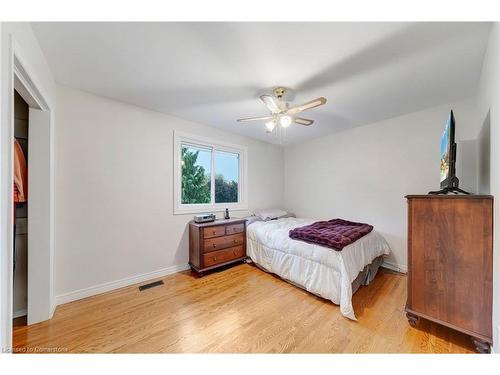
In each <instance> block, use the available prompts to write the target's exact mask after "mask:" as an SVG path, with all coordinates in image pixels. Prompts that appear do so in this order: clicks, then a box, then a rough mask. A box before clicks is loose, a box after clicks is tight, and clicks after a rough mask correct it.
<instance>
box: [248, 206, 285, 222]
mask: <svg viewBox="0 0 500 375" xmlns="http://www.w3.org/2000/svg"><path fill="white" fill-rule="evenodd" d="M255 215H256V216H258V217H260V218H261V219H262V220H272V219H276V218H278V217H280V216H284V215H288V212H286V211H283V210H279V209H277V208H271V209H268V210H257V211H255Z"/></svg>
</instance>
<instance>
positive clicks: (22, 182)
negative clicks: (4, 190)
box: [14, 138, 28, 203]
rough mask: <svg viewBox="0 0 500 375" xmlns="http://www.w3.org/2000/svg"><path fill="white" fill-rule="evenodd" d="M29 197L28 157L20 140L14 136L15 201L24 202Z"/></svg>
mask: <svg viewBox="0 0 500 375" xmlns="http://www.w3.org/2000/svg"><path fill="white" fill-rule="evenodd" d="M27 199H28V169H27V167H26V158H25V157H24V153H23V149H22V148H21V145H20V144H19V141H18V140H17V139H16V138H14V203H23V202H26V201H27Z"/></svg>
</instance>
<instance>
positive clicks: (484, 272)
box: [406, 195, 493, 352]
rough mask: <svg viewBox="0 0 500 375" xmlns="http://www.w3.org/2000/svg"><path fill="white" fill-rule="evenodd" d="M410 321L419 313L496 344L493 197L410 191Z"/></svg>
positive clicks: (484, 347) (479, 342)
mask: <svg viewBox="0 0 500 375" xmlns="http://www.w3.org/2000/svg"><path fill="white" fill-rule="evenodd" d="M406 198H407V200H408V300H407V304H406V312H407V317H408V321H409V323H410V325H412V326H416V324H417V322H418V319H419V318H424V319H427V320H431V321H433V322H436V323H439V324H442V325H445V326H447V327H450V328H453V329H455V330H457V331H460V332H463V333H465V334H467V335H470V336H471V337H472V339H473V341H474V344H475V346H476V349H477V350H478V351H479V352H489V351H490V346H489V344H491V343H492V296H493V287H492V277H493V276H492V273H493V197H492V196H489V195H408V196H407V197H406Z"/></svg>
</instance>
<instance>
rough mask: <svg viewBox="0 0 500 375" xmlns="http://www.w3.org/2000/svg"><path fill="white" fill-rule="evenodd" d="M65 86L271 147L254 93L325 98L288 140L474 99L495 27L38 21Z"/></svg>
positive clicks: (301, 98) (54, 68)
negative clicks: (283, 91)
mask: <svg viewBox="0 0 500 375" xmlns="http://www.w3.org/2000/svg"><path fill="white" fill-rule="evenodd" d="M32 26H33V30H34V31H35V34H36V35H37V37H38V39H39V42H40V45H41V47H42V49H43V52H44V53H45V56H46V58H47V60H48V62H49V65H50V66H51V69H52V72H53V74H54V76H55V79H56V80H57V81H58V82H59V83H62V84H64V85H68V86H72V87H75V88H79V89H82V90H85V91H88V92H91V93H95V94H98V95H102V96H106V97H110V98H114V99H117V100H120V101H123V102H126V103H131V104H135V105H138V106H141V107H145V108H149V109H153V110H156V111H160V112H164V113H168V114H173V115H176V116H179V117H182V118H185V119H188V120H192V121H196V122H199V123H203V124H206V125H210V126H214V127H218V128H222V129H225V130H228V131H231V132H236V133H240V134H243V135H246V136H250V137H254V138H258V139H261V140H264V141H268V142H273V143H276V142H277V139H276V138H273V137H272V136H270V135H268V134H266V133H265V127H264V124H263V123H251V124H248V123H247V124H241V123H237V122H236V119H237V118H239V117H245V116H254V115H265V114H267V110H266V108H265V107H264V106H263V104H262V103H261V102H260V100H259V99H258V96H259V95H260V94H261V93H263V92H267V91H269V89H270V88H272V87H274V86H277V85H283V86H286V87H290V88H292V89H293V93H294V100H293V103H292V104H299V103H302V102H305V101H307V100H309V99H313V98H315V97H317V96H325V97H326V98H327V99H328V102H327V104H326V105H324V106H323V107H320V108H317V109H314V110H311V111H310V112H305V113H304V114H303V117H309V118H311V119H314V120H316V122H315V124H314V125H313V126H311V127H309V128H306V127H301V126H299V125H294V126H291V127H290V128H289V129H288V131H287V135H286V143H289V144H291V143H296V142H300V141H303V140H306V139H311V138H314V137H319V136H322V135H325V134H328V133H332V132H335V131H339V130H343V129H346V128H350V127H354V126H359V125H364V124H368V123H372V122H375V121H379V120H382V119H386V118H390V117H394V116H398V115H401V114H404V113H409V112H413V111H417V110H420V109H423V108H426V107H430V106H435V105H439V104H444V103H449V102H452V101H456V100H461V99H464V98H467V97H470V96H472V95H474V94H475V92H476V88H477V84H478V79H479V75H480V71H481V66H482V60H483V56H484V52H485V48H486V43H487V38H488V35H489V30H490V24H489V23H33V24H32Z"/></svg>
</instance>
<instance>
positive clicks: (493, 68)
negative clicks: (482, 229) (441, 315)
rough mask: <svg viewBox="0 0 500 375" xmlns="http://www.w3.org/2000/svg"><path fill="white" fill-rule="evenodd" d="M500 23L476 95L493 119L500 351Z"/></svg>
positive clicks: (484, 116) (483, 116) (496, 341)
mask: <svg viewBox="0 0 500 375" xmlns="http://www.w3.org/2000/svg"><path fill="white" fill-rule="evenodd" d="M499 90H500V26H499V24H498V23H495V24H494V26H493V28H492V30H491V34H490V39H489V42H488V48H487V50H486V54H485V56H484V62H483V70H482V74H481V80H480V85H479V91H478V97H477V120H476V121H477V122H478V123H480V124H483V123H485V122H487V121H489V123H490V142H491V143H490V176H489V179H490V193H491V195H493V196H494V197H495V203H494V211H495V214H494V215H495V217H494V235H493V240H494V245H493V349H494V351H495V352H500V95H499Z"/></svg>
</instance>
